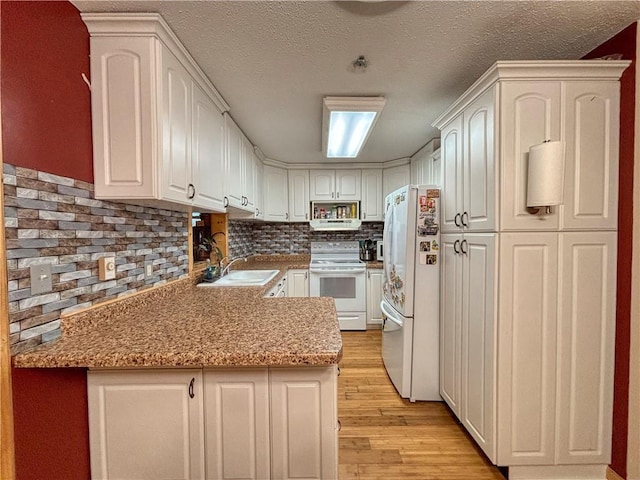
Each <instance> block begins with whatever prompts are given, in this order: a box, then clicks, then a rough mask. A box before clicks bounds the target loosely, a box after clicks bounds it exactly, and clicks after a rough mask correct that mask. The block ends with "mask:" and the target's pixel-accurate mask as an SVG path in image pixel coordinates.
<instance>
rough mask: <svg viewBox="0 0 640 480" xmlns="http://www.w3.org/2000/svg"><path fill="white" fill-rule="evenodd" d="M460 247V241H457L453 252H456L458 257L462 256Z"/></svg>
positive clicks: (454, 243)
mask: <svg viewBox="0 0 640 480" xmlns="http://www.w3.org/2000/svg"><path fill="white" fill-rule="evenodd" d="M459 246H460V240H456V241H455V242H453V251H454V252H456V255H460V250H458V247H459Z"/></svg>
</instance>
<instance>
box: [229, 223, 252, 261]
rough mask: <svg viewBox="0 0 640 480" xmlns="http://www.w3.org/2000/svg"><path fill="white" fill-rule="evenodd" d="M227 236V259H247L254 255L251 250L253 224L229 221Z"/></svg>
mask: <svg viewBox="0 0 640 480" xmlns="http://www.w3.org/2000/svg"><path fill="white" fill-rule="evenodd" d="M227 227H228V232H227V235H228V236H229V238H228V239H227V242H228V245H227V246H228V249H229V252H228V253H229V255H228V256H229V259H230V260H233V259H234V258H239V257H247V256H249V255H252V254H254V253H255V252H254V248H253V223H251V222H246V221H238V220H229V222H228V224H227Z"/></svg>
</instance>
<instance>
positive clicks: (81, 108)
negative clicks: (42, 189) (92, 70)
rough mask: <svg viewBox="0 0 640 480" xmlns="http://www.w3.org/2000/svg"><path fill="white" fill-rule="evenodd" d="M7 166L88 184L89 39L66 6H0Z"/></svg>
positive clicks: (4, 3)
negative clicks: (83, 75)
mask: <svg viewBox="0 0 640 480" xmlns="http://www.w3.org/2000/svg"><path fill="white" fill-rule="evenodd" d="M0 18H1V28H0V42H1V44H2V52H1V61H2V70H1V72H0V82H1V90H2V140H3V146H2V148H3V153H4V161H5V162H6V163H10V164H12V165H17V166H21V167H27V168H32V169H35V170H40V171H44V172H48V173H54V174H57V175H62V176H65V177H71V178H75V179H78V180H84V181H86V182H91V183H93V161H92V158H93V157H92V140H91V96H90V91H89V87H88V86H87V85H86V84H85V82H84V81H83V79H82V74H83V73H84V74H85V75H86V76H87V78H89V33H88V32H87V28H86V26H85V24H84V23H83V22H82V19H81V18H80V14H79V12H78V10H77V9H76V8H75V7H74V6H73V5H72V4H71V3H69V2H66V1H39V2H31V1H29V2H24V1H5V0H3V1H1V2H0Z"/></svg>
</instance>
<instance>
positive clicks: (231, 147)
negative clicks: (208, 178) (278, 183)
mask: <svg viewBox="0 0 640 480" xmlns="http://www.w3.org/2000/svg"><path fill="white" fill-rule="evenodd" d="M224 116H225V125H226V130H227V158H226V162H225V184H224V194H225V197H226V201H227V206H230V207H233V208H236V209H240V210H244V211H246V212H250V213H251V214H254V213H255V210H256V205H255V202H256V184H257V182H256V180H257V179H256V165H255V164H256V162H257V161H259V160H258V158H257V157H256V154H255V152H254V149H253V145H252V144H251V142H249V140H248V139H247V137H245V135H244V133H242V130H240V127H238V124H236V122H234V120H233V119H232V118H231V116H230V115H229V114H227V113H225V115H224Z"/></svg>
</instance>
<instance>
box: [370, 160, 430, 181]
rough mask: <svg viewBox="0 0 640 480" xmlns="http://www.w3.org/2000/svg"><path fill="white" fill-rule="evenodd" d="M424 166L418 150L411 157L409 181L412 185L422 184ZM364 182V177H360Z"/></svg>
mask: <svg viewBox="0 0 640 480" xmlns="http://www.w3.org/2000/svg"><path fill="white" fill-rule="evenodd" d="M424 166H425V163H424V161H423V156H422V155H420V152H418V153H417V154H416V155H414V156H413V157H411V174H410V178H411V183H412V184H414V185H423V184H424V183H423V182H422V180H423V179H424ZM362 181H363V183H364V178H363V179H362Z"/></svg>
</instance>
